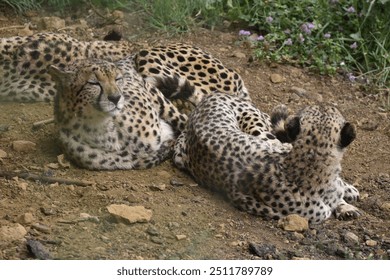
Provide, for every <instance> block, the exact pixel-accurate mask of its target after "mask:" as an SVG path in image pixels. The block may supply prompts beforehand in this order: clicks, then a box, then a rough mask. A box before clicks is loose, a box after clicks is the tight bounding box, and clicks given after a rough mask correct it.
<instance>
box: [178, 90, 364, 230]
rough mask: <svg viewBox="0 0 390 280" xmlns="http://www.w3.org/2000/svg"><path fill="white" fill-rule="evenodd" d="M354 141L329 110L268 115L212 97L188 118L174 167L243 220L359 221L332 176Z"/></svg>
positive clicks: (349, 192)
mask: <svg viewBox="0 0 390 280" xmlns="http://www.w3.org/2000/svg"><path fill="white" fill-rule="evenodd" d="M354 138H355V129H354V127H353V126H352V125H351V124H350V123H349V122H347V121H345V119H344V118H343V116H342V115H341V114H340V112H339V111H338V110H337V109H336V108H334V107H329V106H309V107H306V108H304V109H302V110H301V111H299V112H298V113H297V115H295V116H288V113H287V109H286V107H285V106H279V107H277V108H275V110H274V112H273V114H272V116H271V117H270V116H268V115H267V114H265V113H263V112H261V111H259V110H258V109H257V108H255V107H254V106H253V105H252V104H251V103H249V102H247V101H243V100H241V99H239V98H237V97H234V96H229V95H222V94H215V95H212V96H208V97H206V98H205V99H204V100H203V101H202V102H201V103H200V104H199V106H198V107H196V108H195V110H194V111H193V112H192V114H191V115H190V117H189V121H188V124H187V127H186V129H185V130H184V131H183V132H182V134H181V135H180V136H179V138H178V140H177V142H176V144H175V151H174V163H175V164H176V166H178V167H179V168H182V169H185V170H187V171H188V172H189V173H190V174H191V175H192V176H193V177H194V179H195V180H196V181H197V182H198V183H199V184H200V185H201V186H205V187H208V188H211V189H214V190H217V191H220V192H223V193H225V194H226V195H227V197H228V199H229V200H231V201H232V202H233V203H234V205H235V206H236V207H238V208H239V209H242V210H245V211H247V212H249V213H251V214H255V215H261V216H265V217H268V218H273V219H279V218H281V217H283V216H286V215H288V214H292V213H296V214H299V215H301V216H303V217H306V218H307V219H308V220H309V221H310V222H311V223H320V222H322V221H324V220H326V219H328V218H329V217H330V216H331V214H332V213H335V214H336V216H338V217H340V218H346V217H357V216H359V215H360V211H359V210H358V209H357V208H356V207H354V206H352V205H350V204H348V203H347V201H348V202H353V201H356V200H357V199H358V197H359V192H358V191H357V190H356V189H355V188H354V187H353V186H352V185H349V184H347V183H345V182H344V181H343V180H342V179H341V178H340V172H341V166H340V161H341V158H342V156H343V153H344V150H345V148H346V147H347V146H348V145H349V144H350V143H351V142H352V141H353V140H354ZM281 140H282V141H283V142H289V143H283V142H282V141H281Z"/></svg>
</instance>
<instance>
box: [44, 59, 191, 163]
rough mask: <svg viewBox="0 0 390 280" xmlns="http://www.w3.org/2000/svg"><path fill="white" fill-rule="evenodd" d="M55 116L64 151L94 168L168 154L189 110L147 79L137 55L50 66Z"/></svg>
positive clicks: (148, 160)
mask: <svg viewBox="0 0 390 280" xmlns="http://www.w3.org/2000/svg"><path fill="white" fill-rule="evenodd" d="M50 72H51V75H52V76H53V78H54V80H55V81H56V83H57V90H58V94H57V96H56V100H55V110H54V115H55V121H56V126H57V128H58V133H59V140H60V142H61V144H62V146H63V147H64V150H65V153H66V154H67V156H68V157H69V158H71V159H72V160H73V162H75V163H77V164H78V165H79V166H81V167H84V168H88V169H95V170H102V169H106V170H110V169H111V170H112V169H141V168H150V167H152V166H155V165H157V164H159V163H160V162H161V161H163V160H165V159H167V158H168V157H169V156H170V155H171V153H172V148H173V142H174V138H175V133H176V132H178V131H180V130H182V129H183V128H184V126H185V124H186V122H187V117H186V115H183V114H181V113H180V112H179V111H177V109H176V107H174V106H173V105H172V103H171V102H170V101H169V100H168V99H167V98H165V97H164V96H163V94H162V93H161V92H160V91H159V90H158V89H157V88H155V87H154V86H153V85H150V84H149V83H146V82H145V81H144V80H143V78H142V77H141V75H139V74H138V73H137V72H136V71H135V68H134V57H133V56H130V57H128V58H125V59H122V60H120V61H118V62H116V63H112V62H108V61H105V60H91V59H89V60H80V61H76V62H74V63H73V64H71V65H69V66H67V67H65V68H64V69H62V68H58V67H55V66H52V67H51V71H50Z"/></svg>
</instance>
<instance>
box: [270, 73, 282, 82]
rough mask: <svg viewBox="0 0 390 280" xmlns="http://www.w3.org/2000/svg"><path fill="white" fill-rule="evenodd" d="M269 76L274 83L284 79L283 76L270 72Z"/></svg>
mask: <svg viewBox="0 0 390 280" xmlns="http://www.w3.org/2000/svg"><path fill="white" fill-rule="evenodd" d="M269 78H270V80H271V82H273V83H274V84H279V83H281V82H283V81H284V78H283V77H282V76H281V75H279V74H271V76H270V77H269Z"/></svg>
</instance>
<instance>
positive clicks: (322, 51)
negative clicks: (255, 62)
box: [232, 0, 390, 86]
mask: <svg viewBox="0 0 390 280" xmlns="http://www.w3.org/2000/svg"><path fill="white" fill-rule="evenodd" d="M232 9H233V10H234V14H235V15H236V19H240V20H243V21H245V22H246V23H247V24H248V28H249V29H251V30H252V31H254V32H257V33H258V34H259V35H262V37H261V40H258V41H257V42H255V44H256V51H255V53H256V55H257V56H258V57H259V58H263V59H270V60H274V61H278V62H281V61H288V62H294V63H299V64H301V65H305V66H308V67H311V68H315V69H317V70H319V72H321V73H330V74H332V73H335V72H336V71H343V72H344V73H348V77H349V78H350V80H355V79H356V77H355V75H353V74H351V73H350V72H352V71H353V72H355V73H356V72H357V73H359V75H360V77H365V78H366V77H369V78H370V80H373V81H374V82H375V83H376V85H379V86H385V85H386V84H387V85H388V82H389V79H388V77H389V70H390V68H389V66H390V65H389V62H390V60H389V59H390V58H389V55H390V53H389V50H390V40H389V39H390V38H389V33H390V18H389V15H390V14H389V10H390V1H389V0H379V1H376V0H371V1H366V0H344V1H338V0H329V1H326V0H318V1H315V0H301V1H293V0H276V1H271V0H269V1H266V0H264V1H263V0H245V1H243V2H241V4H240V5H238V6H234V7H233V8H232ZM241 39H249V37H247V38H245V36H242V38H241Z"/></svg>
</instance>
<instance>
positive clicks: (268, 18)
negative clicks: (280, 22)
mask: <svg viewBox="0 0 390 280" xmlns="http://www.w3.org/2000/svg"><path fill="white" fill-rule="evenodd" d="M265 21H266V22H268V23H271V22H273V21H274V18H273V17H271V16H269V17H266V18H265Z"/></svg>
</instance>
